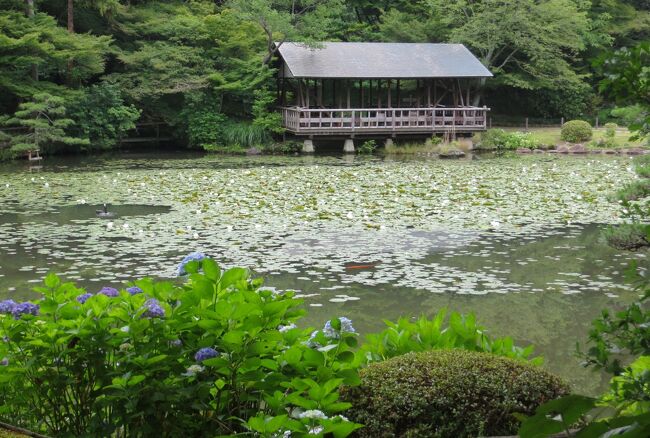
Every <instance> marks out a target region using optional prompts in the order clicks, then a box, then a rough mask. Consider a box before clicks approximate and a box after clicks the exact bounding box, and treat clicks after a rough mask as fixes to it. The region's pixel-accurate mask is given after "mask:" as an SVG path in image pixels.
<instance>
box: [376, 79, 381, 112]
mask: <svg viewBox="0 0 650 438" xmlns="http://www.w3.org/2000/svg"><path fill="white" fill-rule="evenodd" d="M377 108H381V79H377Z"/></svg>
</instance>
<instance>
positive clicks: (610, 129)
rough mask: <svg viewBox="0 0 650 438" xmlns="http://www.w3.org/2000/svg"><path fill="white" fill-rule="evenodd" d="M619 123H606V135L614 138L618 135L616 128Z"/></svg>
mask: <svg viewBox="0 0 650 438" xmlns="http://www.w3.org/2000/svg"><path fill="white" fill-rule="evenodd" d="M617 129H618V125H617V124H616V123H605V137H607V138H614V137H616V130H617Z"/></svg>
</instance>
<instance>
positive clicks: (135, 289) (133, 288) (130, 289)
mask: <svg viewBox="0 0 650 438" xmlns="http://www.w3.org/2000/svg"><path fill="white" fill-rule="evenodd" d="M126 291H127V292H128V293H130V294H131V295H137V294H141V293H142V289H140V288H139V287H138V286H131V287H127V288H126Z"/></svg>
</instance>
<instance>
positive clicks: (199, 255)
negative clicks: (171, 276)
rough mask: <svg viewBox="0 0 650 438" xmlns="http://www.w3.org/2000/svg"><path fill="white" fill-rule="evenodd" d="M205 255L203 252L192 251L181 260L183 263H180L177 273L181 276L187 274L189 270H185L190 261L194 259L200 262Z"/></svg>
mask: <svg viewBox="0 0 650 438" xmlns="http://www.w3.org/2000/svg"><path fill="white" fill-rule="evenodd" d="M205 257H206V255H205V254H203V253H202V252H193V253H191V254H188V255H186V256H185V257H184V258H183V260H181V263H180V264H179V265H178V269H177V271H176V273H177V274H178V276H179V277H180V276H182V275H186V274H187V271H185V266H186V265H187V264H188V263H189V262H192V261H194V262H200V261H201V260H203V259H204V258H205Z"/></svg>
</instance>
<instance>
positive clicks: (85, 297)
mask: <svg viewBox="0 0 650 438" xmlns="http://www.w3.org/2000/svg"><path fill="white" fill-rule="evenodd" d="M92 296H93V294H91V293H89V292H86V293H85V294H82V295H79V296H78V297H77V301H79V303H80V304H84V303H85V302H86V301H88V298H90V297H92Z"/></svg>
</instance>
